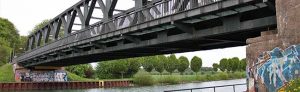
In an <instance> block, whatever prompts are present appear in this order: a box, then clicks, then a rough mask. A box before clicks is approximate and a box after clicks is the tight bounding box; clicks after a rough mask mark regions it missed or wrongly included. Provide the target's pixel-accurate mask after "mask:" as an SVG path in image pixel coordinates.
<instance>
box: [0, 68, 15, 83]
mask: <svg viewBox="0 0 300 92" xmlns="http://www.w3.org/2000/svg"><path fill="white" fill-rule="evenodd" d="M0 82H15V77H14V72H13V66H12V65H11V64H5V65H3V66H0Z"/></svg>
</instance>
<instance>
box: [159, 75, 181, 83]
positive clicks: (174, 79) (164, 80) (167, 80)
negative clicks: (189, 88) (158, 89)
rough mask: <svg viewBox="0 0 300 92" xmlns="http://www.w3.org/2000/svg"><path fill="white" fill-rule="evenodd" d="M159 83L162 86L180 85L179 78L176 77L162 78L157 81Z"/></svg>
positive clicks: (166, 76)
mask: <svg viewBox="0 0 300 92" xmlns="http://www.w3.org/2000/svg"><path fill="white" fill-rule="evenodd" d="M159 83H163V84H178V83H180V80H179V77H178V76H168V75H165V76H162V77H161V79H160V80H159Z"/></svg>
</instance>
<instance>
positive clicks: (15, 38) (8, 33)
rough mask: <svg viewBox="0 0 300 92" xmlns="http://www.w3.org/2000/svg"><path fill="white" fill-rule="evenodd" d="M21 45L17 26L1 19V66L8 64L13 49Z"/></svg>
mask: <svg viewBox="0 0 300 92" xmlns="http://www.w3.org/2000/svg"><path fill="white" fill-rule="evenodd" d="M18 43H19V34H18V31H17V30H16V28H15V26H14V25H13V24H12V23H11V22H10V21H9V20H7V19H4V18H0V65H3V64H6V63H7V62H8V59H9V57H10V55H11V51H12V49H13V48H16V47H17V45H18Z"/></svg>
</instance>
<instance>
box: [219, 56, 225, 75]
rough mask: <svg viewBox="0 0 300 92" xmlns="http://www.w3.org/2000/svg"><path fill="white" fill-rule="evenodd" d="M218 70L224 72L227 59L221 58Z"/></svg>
mask: <svg viewBox="0 0 300 92" xmlns="http://www.w3.org/2000/svg"><path fill="white" fill-rule="evenodd" d="M219 69H220V70H221V71H222V72H224V71H225V70H226V69H227V59H226V58H223V59H221V60H220V65H219Z"/></svg>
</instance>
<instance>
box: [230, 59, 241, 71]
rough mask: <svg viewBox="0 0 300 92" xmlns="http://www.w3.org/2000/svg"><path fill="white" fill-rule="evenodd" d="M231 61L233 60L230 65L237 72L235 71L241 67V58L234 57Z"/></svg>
mask: <svg viewBox="0 0 300 92" xmlns="http://www.w3.org/2000/svg"><path fill="white" fill-rule="evenodd" d="M230 62H231V63H230V64H231V65H230V67H231V71H232V72H235V71H237V70H239V69H240V68H239V67H240V64H239V62H240V60H239V58H238V57H233V58H232V59H231V61H230Z"/></svg>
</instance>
